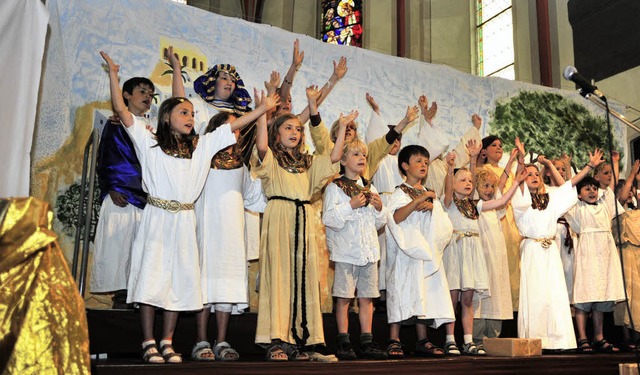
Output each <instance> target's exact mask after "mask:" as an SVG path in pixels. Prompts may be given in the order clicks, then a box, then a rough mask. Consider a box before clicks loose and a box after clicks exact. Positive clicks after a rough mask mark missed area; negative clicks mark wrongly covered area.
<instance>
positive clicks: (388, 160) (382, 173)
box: [367, 129, 404, 290]
mask: <svg viewBox="0 0 640 375" xmlns="http://www.w3.org/2000/svg"><path fill="white" fill-rule="evenodd" d="M367 130H368V129H367ZM371 181H372V183H373V186H375V187H376V189H378V194H380V198H381V200H382V204H383V205H384V206H385V207H387V206H388V205H389V201H390V200H391V194H393V192H394V191H395V190H396V186H398V185H400V184H402V183H403V182H404V177H402V174H400V168H399V167H398V156H397V155H387V156H385V157H384V159H382V161H381V162H380V166H379V167H378V170H377V171H376V173H375V174H374V175H373V177H372V178H371ZM378 243H379V244H380V263H378V289H380V290H385V289H387V282H386V281H387V278H386V276H385V275H386V268H387V244H386V236H385V230H384V228H382V229H381V230H379V231H378Z"/></svg>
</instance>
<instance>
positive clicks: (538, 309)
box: [511, 139, 602, 351]
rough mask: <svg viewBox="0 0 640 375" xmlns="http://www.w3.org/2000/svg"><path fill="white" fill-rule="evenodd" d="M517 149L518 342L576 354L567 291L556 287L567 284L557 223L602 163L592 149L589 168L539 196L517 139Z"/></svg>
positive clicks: (537, 179) (534, 172) (538, 182)
mask: <svg viewBox="0 0 640 375" xmlns="http://www.w3.org/2000/svg"><path fill="white" fill-rule="evenodd" d="M516 145H517V147H518V150H519V156H518V157H519V160H518V164H519V169H520V170H522V169H524V170H525V171H526V172H527V177H526V180H525V184H522V185H523V186H522V187H521V188H520V189H518V191H517V192H516V194H515V195H514V197H513V200H512V201H511V204H512V206H513V212H514V216H515V220H516V224H517V226H518V229H519V231H520V234H521V235H522V237H523V240H522V243H521V244H520V251H521V266H522V269H521V278H520V294H521V295H520V305H519V308H518V337H521V338H540V339H541V340H542V349H543V350H552V351H557V350H562V349H574V348H576V337H575V334H574V331H573V322H572V320H571V310H570V307H569V296H568V294H567V289H566V288H559V287H558V286H559V285H565V281H564V273H563V269H562V261H561V260H560V252H559V251H558V248H557V245H556V241H555V234H556V231H557V230H558V227H557V220H558V218H559V217H560V216H562V215H564V214H565V213H566V212H567V211H568V210H569V209H570V208H571V207H572V206H573V205H575V204H576V203H577V201H578V197H577V194H576V190H575V188H574V186H575V184H577V183H578V182H579V181H580V180H582V179H583V178H584V177H585V176H586V175H587V173H588V172H589V171H591V170H592V169H593V168H595V167H597V166H598V165H599V164H600V163H601V162H602V161H601V160H600V159H601V158H602V152H601V151H600V150H598V149H596V150H595V151H594V153H593V154H589V160H590V161H589V164H587V165H586V166H585V167H584V168H583V169H582V170H581V171H580V172H579V173H578V174H576V175H575V176H573V177H572V178H571V180H569V181H567V182H565V183H564V184H562V186H560V187H559V188H558V189H556V190H554V191H552V192H550V193H546V194H539V189H540V188H541V187H542V186H543V183H542V176H541V175H540V172H539V171H538V167H537V166H535V165H533V164H530V165H527V166H524V163H523V160H522V158H523V155H525V149H524V145H523V144H522V143H521V142H520V140H519V139H516Z"/></svg>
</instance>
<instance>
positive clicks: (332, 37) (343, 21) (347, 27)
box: [321, 0, 362, 47]
mask: <svg viewBox="0 0 640 375" xmlns="http://www.w3.org/2000/svg"><path fill="white" fill-rule="evenodd" d="M321 30H322V32H321V34H322V41H323V42H325V43H333V44H344V45H349V46H356V47H362V0H322V27H321Z"/></svg>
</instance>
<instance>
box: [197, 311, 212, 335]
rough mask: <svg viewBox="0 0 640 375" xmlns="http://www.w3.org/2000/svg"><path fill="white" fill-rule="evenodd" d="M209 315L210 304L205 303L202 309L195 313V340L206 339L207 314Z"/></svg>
mask: <svg viewBox="0 0 640 375" xmlns="http://www.w3.org/2000/svg"><path fill="white" fill-rule="evenodd" d="M210 315H211V306H210V305H206V306H205V307H204V308H203V309H202V311H198V312H197V313H196V342H200V341H208V340H207V328H208V326H209V316H210Z"/></svg>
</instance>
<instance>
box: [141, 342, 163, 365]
mask: <svg viewBox="0 0 640 375" xmlns="http://www.w3.org/2000/svg"><path fill="white" fill-rule="evenodd" d="M142 349H143V352H142V360H143V361H144V362H145V363H164V358H163V357H162V356H161V355H160V352H158V346H157V345H156V343H155V342H154V343H153V344H149V345H147V346H145V347H143V348H142Z"/></svg>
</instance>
